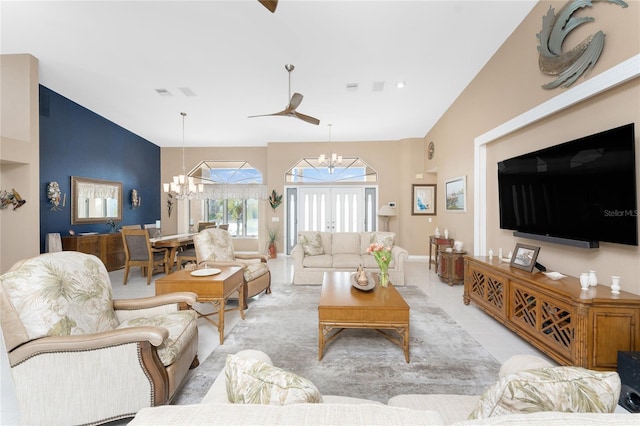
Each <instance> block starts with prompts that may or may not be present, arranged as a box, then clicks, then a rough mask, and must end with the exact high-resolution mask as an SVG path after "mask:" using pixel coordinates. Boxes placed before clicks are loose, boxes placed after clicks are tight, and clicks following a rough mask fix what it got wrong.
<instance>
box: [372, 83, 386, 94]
mask: <svg viewBox="0 0 640 426" xmlns="http://www.w3.org/2000/svg"><path fill="white" fill-rule="evenodd" d="M383 90H384V81H374V82H373V91H374V92H382V91H383Z"/></svg>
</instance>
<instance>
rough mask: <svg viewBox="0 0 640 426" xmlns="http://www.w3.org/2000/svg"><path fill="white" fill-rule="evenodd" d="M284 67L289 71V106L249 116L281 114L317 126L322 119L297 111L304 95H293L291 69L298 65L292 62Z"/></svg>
mask: <svg viewBox="0 0 640 426" xmlns="http://www.w3.org/2000/svg"><path fill="white" fill-rule="evenodd" d="M284 68H285V69H286V70H287V71H288V72H289V99H290V101H289V105H287V107H286V108H285V109H283V110H282V111H280V112H276V113H273V114H262V115H251V116H249V118H254V117H270V116H275V115H281V116H283V117H295V118H299V119H300V120H303V121H306V122H307V123H311V124H315V125H316V126H317V125H318V124H320V120H318V119H317V118H314V117H311V116H308V115H305V114H302V113H300V112H298V111H296V108H298V106H299V105H300V103H301V102H302V95H301V94H300V93H294V94H293V96H291V71H293V70H294V69H295V68H296V67H294V66H293V65H291V64H287V65H285V66H284Z"/></svg>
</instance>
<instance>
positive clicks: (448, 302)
mask: <svg viewBox="0 0 640 426" xmlns="http://www.w3.org/2000/svg"><path fill="white" fill-rule="evenodd" d="M292 265H293V262H292V261H291V259H290V258H289V257H288V256H282V255H280V256H278V258H277V259H271V260H269V267H270V269H271V272H272V282H273V283H280V284H276V285H275V286H274V289H273V290H274V291H277V287H278V285H283V284H282V283H291V277H292V275H293V266H292ZM123 272H124V271H123V270H119V271H113V272H111V273H110V274H109V275H110V278H111V282H112V286H113V293H114V298H116V299H122V298H137V297H146V296H151V295H154V294H155V285H154V284H155V283H154V281H152V283H151V285H149V286H147V285H146V280H145V279H144V278H143V277H142V276H141V275H140V272H139V269H137V268H136V269H134V270H133V271H132V272H130V274H129V275H130V277H129V282H128V284H127V285H126V286H123V285H122V280H123ZM161 276H162V275H161V274H158V275H155V276H154V278H159V277H161ZM406 281H407V284H410V285H416V286H419V287H420V288H422V290H423V291H424V292H425V293H427V295H428V296H429V297H430V298H431V300H433V301H434V302H436V303H437V304H438V305H439V306H440V307H441V308H442V309H443V310H444V311H445V312H447V314H448V315H449V316H450V317H451V318H453V319H454V320H455V321H456V322H458V324H460V326H461V327H462V328H464V329H465V330H466V331H467V332H468V333H469V334H470V335H471V336H472V337H473V338H474V339H475V340H477V341H478V342H479V343H480V344H481V345H483V346H484V347H485V348H486V349H487V350H488V351H489V352H490V353H491V354H492V355H493V356H494V357H495V358H496V359H497V360H498V361H499V362H503V361H505V360H506V359H508V358H509V357H510V356H512V355H515V354H521V353H526V354H535V355H537V356H542V357H545V358H546V356H544V355H543V354H541V353H540V352H539V351H538V350H537V349H536V348H534V347H533V346H531V345H530V344H528V343H527V342H526V341H524V340H522V339H521V338H520V337H518V336H516V335H515V334H514V333H512V332H511V331H509V330H508V329H507V328H505V327H504V326H502V325H501V324H500V323H498V322H497V321H495V320H493V319H492V318H490V317H489V316H488V315H486V314H485V313H483V312H482V311H481V310H480V309H478V308H477V307H475V306H473V305H469V306H466V305H464V303H463V302H462V289H463V287H462V286H461V285H456V286H451V287H450V286H448V285H446V284H444V283H442V282H440V280H439V279H438V277H437V275H436V274H435V271H434V269H433V268H432V269H431V270H429V269H428V264H427V261H426V257H423V258H418V257H415V258H410V259H409V261H408V262H407V263H406ZM287 285H290V284H287ZM258 297H268V296H258ZM198 310H200V311H205V312H208V311H210V310H211V308H210V306H209V305H200V306H199V307H198ZM239 320H240V315H239V313H238V312H237V311H232V312H229V313H228V314H227V315H226V316H225V323H226V327H225V329H226V330H227V332H228V330H230V329H231V328H232V327H233V326H234V325H235V324H236V323H237V322H238V321H239ZM198 333H199V345H198V354H199V358H200V361H201V362H202V361H204V359H205V358H206V357H207V356H208V355H209V354H210V353H211V352H212V351H213V350H214V349H215V348H216V347H217V346H218V344H219V342H218V332H217V330H216V329H215V328H214V327H213V326H212V325H211V324H210V323H209V322H207V321H205V320H204V319H199V320H198ZM452 356H455V354H452ZM550 361H551V360H550ZM552 362H553V361H552ZM554 364H555V362H554ZM0 373H1V376H0V377H1V378H2V383H1V388H0V392H1V393H2V394H1V398H0V403H1V406H0V424H2V425H14V424H19V413H18V406H17V401H16V398H15V393H14V391H13V387H12V383H11V378H10V371H9V366H8V360H7V355H6V352H5V349H4V342H2V347H1V348H0Z"/></svg>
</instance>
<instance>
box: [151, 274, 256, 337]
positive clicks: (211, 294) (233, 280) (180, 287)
mask: <svg viewBox="0 0 640 426" xmlns="http://www.w3.org/2000/svg"><path fill="white" fill-rule="evenodd" d="M218 269H220V270H221V272H220V273H219V274H216V275H208V276H205V277H196V276H193V275H191V272H192V271H191V270H186V269H181V270H179V271H177V272H174V273H173V274H169V275H167V276H165V277H162V278H158V279H157V280H156V295H159V294H166V293H174V292H177V291H191V292H193V293H196V294H197V295H198V299H197V300H198V302H210V303H212V304H213V306H215V307H217V308H218V311H217V312H212V313H210V314H202V313H200V312H198V311H196V312H198V315H199V316H200V317H202V318H204V319H206V320H207V321H209V322H210V323H211V324H213V325H215V326H216V327H218V333H219V334H220V344H221V345H222V344H223V343H224V313H225V312H227V311H235V310H238V311H240V317H241V318H242V319H244V300H245V294H244V277H243V272H242V268H241V267H238V266H223V267H220V268H218ZM236 291H237V292H238V293H239V298H238V307H235V308H231V309H226V302H227V299H228V298H229V296H231V295H232V294H233V293H235V292H236ZM216 314H217V315H218V321H217V322H216V321H214V320H213V319H211V318H209V316H211V315H216Z"/></svg>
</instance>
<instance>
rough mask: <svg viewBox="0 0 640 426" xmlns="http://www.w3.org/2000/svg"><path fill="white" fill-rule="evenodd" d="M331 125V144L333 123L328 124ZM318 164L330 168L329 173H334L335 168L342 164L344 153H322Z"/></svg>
mask: <svg viewBox="0 0 640 426" xmlns="http://www.w3.org/2000/svg"><path fill="white" fill-rule="evenodd" d="M327 126H329V144H331V126H332V125H331V124H327ZM318 164H319V165H320V166H322V167H326V168H327V169H328V170H329V174H330V175H332V174H333V169H334V168H335V167H336V166H337V165H340V164H342V155H338V154H336V153H335V152H334V153H332V154H331V155H330V156H325V155H324V154H320V156H319V157H318Z"/></svg>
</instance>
